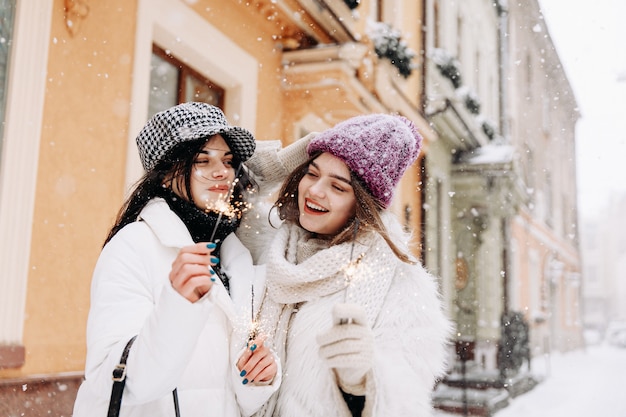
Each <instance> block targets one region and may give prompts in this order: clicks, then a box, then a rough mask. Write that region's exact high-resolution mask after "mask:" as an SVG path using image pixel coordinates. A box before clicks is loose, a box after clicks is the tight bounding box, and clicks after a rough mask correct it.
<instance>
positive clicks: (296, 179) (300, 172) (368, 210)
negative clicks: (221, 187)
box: [272, 152, 415, 264]
mask: <svg viewBox="0 0 626 417" xmlns="http://www.w3.org/2000/svg"><path fill="white" fill-rule="evenodd" d="M321 153H322V152H315V153H313V155H311V157H310V158H309V159H308V160H307V161H306V162H304V163H303V164H301V165H299V166H298V167H297V168H296V169H294V170H293V171H292V172H291V174H289V176H288V177H287V178H286V179H285V181H284V182H283V185H282V187H281V189H280V192H279V194H278V199H277V200H276V202H275V203H274V205H273V206H272V210H273V209H276V210H277V211H278V216H279V217H280V219H281V220H285V221H288V222H293V223H296V224H297V225H298V226H300V227H302V225H301V224H300V209H299V208H298V185H299V184H300V180H302V178H304V176H305V175H306V173H307V171H308V170H309V165H310V164H311V162H313V161H314V160H315V159H316V158H317V157H318V156H320V155H321ZM350 181H351V183H352V189H353V190H354V197H355V199H356V208H355V213H354V217H352V218H351V219H349V220H348V222H347V223H346V225H345V226H344V228H343V229H342V230H341V231H339V233H337V234H336V235H335V236H334V237H333V238H332V239H331V241H330V244H331V245H338V244H341V243H347V242H351V241H352V240H353V239H354V221H355V219H358V220H359V226H358V232H357V235H356V236H357V239H358V238H359V237H360V236H363V235H365V234H366V233H368V232H376V233H378V234H379V235H380V236H381V237H382V238H383V239H385V242H387V244H388V245H389V247H390V248H391V250H392V251H393V253H394V254H395V255H396V256H397V257H398V259H400V260H401V261H403V262H406V263H409V264H414V263H415V261H413V260H412V258H411V257H410V256H409V255H407V254H406V253H404V252H403V251H401V250H400V249H399V248H398V246H396V244H395V243H393V241H392V240H391V238H390V237H389V232H388V231H387V228H386V227H385V224H384V222H383V220H382V218H381V213H382V212H383V210H385V208H384V206H383V205H382V204H381V203H380V202H379V201H378V200H376V199H375V198H374V197H373V196H372V195H371V194H370V192H369V191H368V189H367V187H366V186H365V184H364V183H363V181H361V179H360V178H359V177H358V176H357V175H356V174H355V173H354V172H352V170H350Z"/></svg>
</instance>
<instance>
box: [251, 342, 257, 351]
mask: <svg viewBox="0 0 626 417" xmlns="http://www.w3.org/2000/svg"><path fill="white" fill-rule="evenodd" d="M255 349H256V343H255V344H254V345H252V346H250V352H254V350H255Z"/></svg>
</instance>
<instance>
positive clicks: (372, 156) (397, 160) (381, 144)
mask: <svg viewBox="0 0 626 417" xmlns="http://www.w3.org/2000/svg"><path fill="white" fill-rule="evenodd" d="M421 145H422V136H421V135H420V134H419V132H418V131H417V128H416V127H415V125H414V124H413V122H411V121H410V120H409V119H407V118H405V117H402V116H391V115H388V114H369V115H364V116H356V117H352V118H350V119H348V120H345V121H343V122H341V123H338V124H337V125H335V126H334V127H332V128H330V129H327V130H325V131H324V132H322V133H320V134H318V135H317V136H315V137H314V138H313V139H312V140H311V142H310V143H309V145H308V147H307V152H308V153H309V155H311V154H313V153H314V152H316V151H321V152H329V153H331V154H333V155H334V156H336V157H337V158H339V159H341V160H342V161H343V162H345V163H346V165H348V167H349V168H350V169H351V170H352V172H354V173H355V174H356V175H357V176H358V177H359V178H360V179H361V180H362V181H363V182H364V183H365V185H366V187H367V189H368V190H369V191H370V193H371V194H372V195H373V196H374V198H376V199H377V200H378V201H380V202H381V203H382V205H383V206H384V207H385V208H386V207H389V205H390V204H391V200H392V198H393V192H394V190H395V188H396V185H398V182H399V181H400V178H402V175H404V171H406V169H407V168H408V167H409V166H410V165H411V164H413V162H415V160H416V159H417V156H418V155H419V152H420V147H421Z"/></svg>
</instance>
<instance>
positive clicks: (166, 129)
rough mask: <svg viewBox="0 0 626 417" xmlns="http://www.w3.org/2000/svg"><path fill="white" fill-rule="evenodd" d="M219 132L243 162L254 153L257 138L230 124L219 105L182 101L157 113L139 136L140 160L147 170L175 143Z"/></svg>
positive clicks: (137, 140) (207, 137)
mask: <svg viewBox="0 0 626 417" xmlns="http://www.w3.org/2000/svg"><path fill="white" fill-rule="evenodd" d="M217 134H220V135H222V137H223V138H224V140H225V141H226V143H227V144H228V147H229V148H230V150H231V151H232V152H233V154H234V155H235V156H236V157H237V158H239V159H240V160H241V161H242V162H243V161H245V160H247V159H248V158H250V157H251V156H252V154H253V153H254V149H255V147H256V142H255V140H254V136H253V135H252V133H250V132H249V131H247V130H246V129H244V128H242V127H238V126H231V125H229V124H228V121H227V120H226V116H224V113H223V112H222V110H221V109H220V108H219V107H215V106H212V105H210V104H207V103H201V102H189V103H182V104H179V105H177V106H174V107H170V108H169V109H166V110H163V111H161V112H159V113H156V114H155V115H154V116H152V118H151V119H150V120H148V122H147V123H146V125H145V126H144V127H143V129H141V132H139V135H138V136H137V139H136V142H137V148H138V150H139V157H140V158H141V164H142V165H143V167H144V169H145V170H146V171H149V170H151V169H152V168H154V167H155V165H156V164H157V162H158V161H159V160H160V159H161V158H162V157H163V156H164V155H165V154H166V153H167V152H168V151H170V150H171V149H172V148H173V147H174V146H175V145H177V144H178V143H181V142H186V141H192V140H196V139H201V138H206V139H209V137H211V136H213V135H217Z"/></svg>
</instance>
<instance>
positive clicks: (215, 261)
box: [211, 256, 220, 264]
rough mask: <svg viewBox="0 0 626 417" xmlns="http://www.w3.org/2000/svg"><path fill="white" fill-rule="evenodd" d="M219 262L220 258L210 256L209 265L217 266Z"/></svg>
mask: <svg viewBox="0 0 626 417" xmlns="http://www.w3.org/2000/svg"><path fill="white" fill-rule="evenodd" d="M219 262H220V258H216V257H215V256H211V263H214V264H217V263H219Z"/></svg>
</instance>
